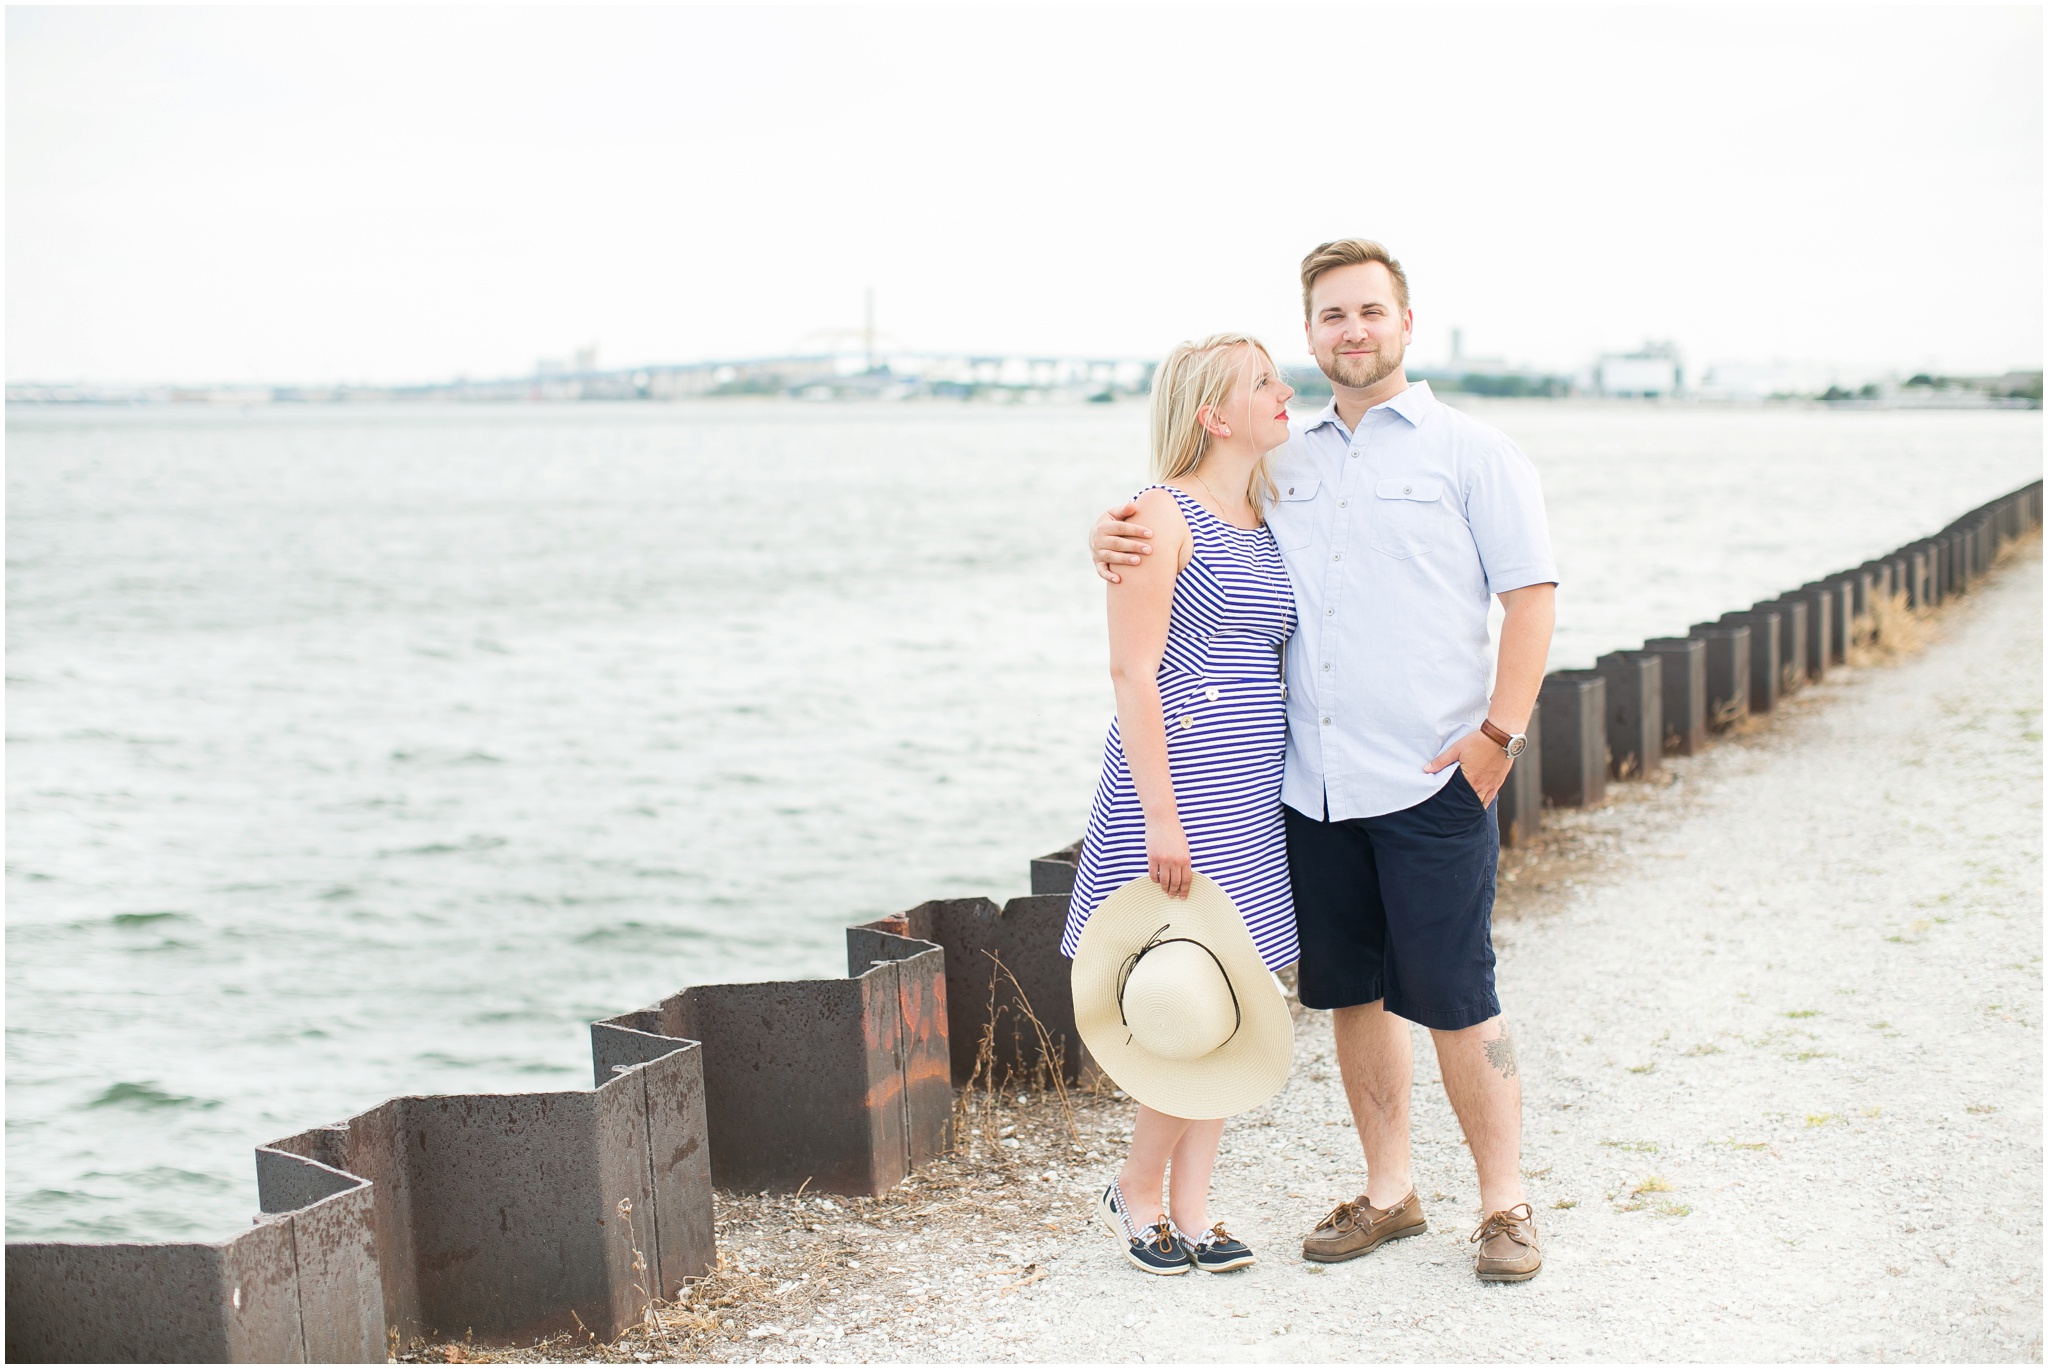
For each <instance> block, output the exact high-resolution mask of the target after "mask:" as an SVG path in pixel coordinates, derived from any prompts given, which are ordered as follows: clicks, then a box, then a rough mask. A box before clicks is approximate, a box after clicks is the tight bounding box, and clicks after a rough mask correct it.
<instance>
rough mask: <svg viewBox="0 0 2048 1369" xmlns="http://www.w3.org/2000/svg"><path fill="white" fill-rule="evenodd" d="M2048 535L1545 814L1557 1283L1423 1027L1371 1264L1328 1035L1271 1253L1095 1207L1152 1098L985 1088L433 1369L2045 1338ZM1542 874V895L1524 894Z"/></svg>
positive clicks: (1528, 1146) (1539, 932)
mask: <svg viewBox="0 0 2048 1369" xmlns="http://www.w3.org/2000/svg"><path fill="white" fill-rule="evenodd" d="M2041 589H2042V581H2041V561H2040V543H2039V540H2038V539H2030V540H2029V541H2027V542H2026V543H2023V544H2022V545H2021V546H2019V547H2017V548H2015V549H2013V550H2012V552H2011V553H2010V554H2009V555H2008V557H2007V558H2005V559H2004V561H2003V562H2002V564H2001V568H2000V571H1999V573H1997V574H1996V575H1994V576H1993V577H1991V578H1990V579H1988V580H1986V581H1984V582H1982V583H1980V585H1979V586H1977V587H1976V588H1975V589H1973V591H1972V592H1971V593H1970V595H1969V596H1968V597H1966V598H1965V599H1964V600H1962V601H1961V602H1960V603H1958V604H1956V605H1954V606H1951V607H1948V608H1945V609H1943V610H1942V611H1941V612H1940V613H1939V614H1938V615H1937V616H1935V617H1933V618H1932V619H1931V620H1928V621H1927V622H1926V624H1925V636H1926V637H1927V639H1928V641H1927V645H1926V648H1925V649H1924V650H1922V651H1920V652H1918V653H1915V654H1913V655H1910V656H1908V657H1906V658H1904V659H1900V660H1896V661H1891V662H1887V663H1881V664H1874V665H1868V666H1861V667H1857V668H1853V669H1843V670H1839V671H1836V672H1834V673H1832V674H1831V675H1830V677H1829V679H1828V680H1827V682H1825V683H1824V684H1821V685H1818V686H1809V687H1808V688H1807V689H1805V690H1803V691H1801V692H1800V693H1798V694H1795V695H1793V696H1791V698H1790V699H1788V700H1787V701H1786V702H1785V704H1784V705H1783V706H1782V707H1781V708H1780V710H1779V712H1778V713H1777V714H1776V715H1774V716H1773V717H1772V718H1770V719H1769V720H1768V721H1767V722H1759V723H1758V724H1756V725H1753V726H1750V727H1747V728H1745V729H1743V731H1742V732H1741V734H1740V735H1738V736H1736V737H1734V738H1732V739H1730V740H1726V741H1724V742H1722V743H1721V744H1719V745H1716V746H1713V747H1711V748H1709V749H1708V750H1707V751H1706V752H1705V753H1704V754H1702V755H1699V756H1696V757H1691V758H1688V759H1684V760H1679V761H1676V762H1674V763H1672V764H1670V765H1669V767H1668V768H1667V770H1666V772H1665V775H1664V776H1663V777H1662V779H1661V781H1660V782H1657V783H1651V784H1635V785H1623V786H1619V787H1618V789H1616V790H1615V791H1611V792H1614V793H1615V795H1616V797H1615V798H1614V800H1613V801H1611V802H1610V803H1609V804H1608V805H1606V806H1605V807H1603V808H1600V809H1596V810H1593V811H1590V812H1574V813H1564V814H1557V815H1546V818H1547V820H1548V821H1549V822H1550V824H1551V828H1552V830H1551V832H1550V833H1549V835H1548V836H1547V838H1546V841H1545V843H1544V844H1543V845H1542V846H1541V847H1539V848H1538V849H1537V850H1536V851H1535V852H1534V853H1533V854H1531V853H1515V854H1514V855H1513V857H1512V859H1511V860H1510V861H1508V862H1505V863H1504V867H1503V885H1502V906H1501V910H1500V916H1499V920H1498V921H1499V925H1498V926H1497V928H1496V944H1497V946H1498V948H1499V951H1500V962H1501V963H1500V981H1501V996H1502V1000H1503V1002H1504V1003H1505V1004H1506V1007H1507V1012H1508V1015H1509V1018H1510V1020H1511V1022H1512V1023H1513V1026H1514V1030H1515V1035H1516V1040H1517V1045H1518V1050H1519V1053H1520V1057H1521V1069H1522V1075H1523V1085H1524V1090H1525V1101H1524V1121H1525V1142H1524V1151H1525V1154H1524V1167H1525V1171H1526V1173H1527V1174H1528V1176H1529V1183H1530V1191H1531V1196H1532V1199H1533V1200H1534V1202H1535V1205H1536V1209H1537V1218H1538V1223H1539V1227H1540V1229H1541V1232H1542V1234H1543V1237H1544V1247H1545V1257H1546V1265H1545V1269H1544V1272H1543V1273H1542V1275H1541V1276H1540V1277H1538V1278H1537V1279H1536V1280H1534V1281H1532V1282H1530V1283H1527V1284H1518V1285H1494V1286H1488V1285H1481V1284H1479V1283H1478V1282H1477V1281H1476V1280H1475V1279H1474V1278H1473V1277H1472V1274H1471V1267H1470V1258H1471V1257H1470V1253H1469V1252H1470V1246H1469V1245H1468V1244H1467V1242H1466V1236H1467V1234H1468V1233H1469V1232H1470V1231H1471V1229H1472V1227H1473V1226H1474V1225H1475V1223H1476V1222H1477V1220H1478V1217H1479V1214H1478V1212H1477V1210H1476V1207H1475V1203H1476V1200H1477V1185H1476V1181H1475V1179H1474V1176H1473V1174H1472V1171H1471V1166H1470V1162H1469V1159H1468V1157H1467V1156H1466V1154H1465V1152H1464V1149H1463V1145H1462V1142H1461V1141H1460V1140H1459V1136H1458V1130H1457V1126H1456V1123H1455V1121H1454V1119H1453V1118H1452V1116H1451V1112H1450V1108H1449V1105H1448V1104H1447V1103H1446V1101H1445V1099H1444V1096H1443V1090H1442V1087H1441V1085H1440V1084H1439V1082H1438V1079H1437V1072H1436V1062H1435V1058H1434V1053H1433V1052H1432V1051H1431V1050H1430V1049H1429V1048H1428V1045H1427V1037H1426V1033H1423V1032H1420V1031H1419V1030H1418V1031H1417V1032H1416V1038H1417V1053H1416V1091H1415V1109H1414V1134H1415V1175H1416V1187H1417V1189H1418V1190H1419V1192H1420V1193H1421V1194H1422V1196H1423V1200H1424V1204H1425V1207H1426V1208H1427V1210H1428V1214H1429V1218H1430V1230H1429V1232H1428V1233H1427V1234H1426V1235H1424V1236H1421V1237H1418V1238H1416V1239H1412V1240H1406V1241H1401V1242H1398V1243H1396V1244H1394V1245H1392V1246H1389V1247H1386V1248H1385V1249H1383V1250H1381V1251H1379V1252H1376V1253H1375V1254H1373V1255H1371V1256H1368V1257H1366V1258H1365V1259H1361V1260H1356V1261H1353V1262H1351V1263H1348V1264H1343V1265H1337V1266H1319V1265H1309V1264H1305V1263H1304V1262H1302V1261H1301V1260H1300V1259H1299V1258H1298V1249H1299V1240H1300V1237H1301V1235H1302V1234H1303V1233H1304V1232H1305V1231H1306V1230H1307V1229H1308V1227H1310V1226H1311V1225H1312V1224H1313V1223H1314V1222H1315V1221H1316V1219H1317V1218H1318V1217H1320V1216H1321V1215H1322V1214H1323V1213H1324V1212H1325V1211H1327V1210H1328V1208H1329V1207H1330V1206H1331V1205H1333V1204H1334V1203H1335V1202H1337V1201H1338V1200H1339V1199H1341V1198H1346V1197H1349V1196H1351V1195H1352V1194H1354V1193H1356V1192H1357V1191H1358V1190H1359V1189H1360V1188H1361V1187H1362V1186H1363V1176H1362V1168H1363V1166H1362V1160H1361V1158H1360V1154H1359V1149H1358V1145H1357V1140H1356V1137H1355V1136H1354V1135H1353V1133H1352V1131H1351V1126H1350V1121H1349V1117H1348V1115H1347V1113H1346V1111H1345V1107H1344V1102H1343V1096H1342V1092H1341V1089H1340V1087H1339V1085H1338V1082H1337V1072H1336V1066H1335V1062H1334V1058H1333V1055H1332V1052H1331V1042H1330V1033H1329V1024H1328V1017H1327V1015H1326V1014H1321V1013H1300V1012H1299V1010H1297V1012H1298V1020H1297V1050H1296V1065H1295V1072H1294V1076H1293V1078H1292V1080H1291V1081H1290V1083H1289V1085H1288V1087H1287V1088H1286V1090H1285V1091H1283V1092H1282V1093H1281V1094H1280V1096H1279V1097H1277V1098H1275V1099H1274V1100H1273V1101H1271V1102H1270V1103H1268V1104H1266V1105H1265V1106H1264V1107H1262V1108H1260V1109H1258V1110H1257V1111H1256V1112H1254V1113H1251V1114H1248V1115H1247V1116H1246V1117H1244V1118H1242V1119H1240V1120H1238V1121H1235V1122H1233V1123H1232V1125H1231V1127H1230V1128H1229V1129H1228V1130H1227V1131H1226V1132H1225V1134H1224V1141H1223V1151H1222V1157H1221V1159H1220V1161H1219V1163H1218V1166H1217V1176H1216V1183H1215V1194H1214V1198H1213V1200H1212V1203H1211V1211H1212V1212H1214V1213H1215V1214H1216V1215H1217V1216H1219V1217H1222V1218H1224V1219H1225V1220H1227V1221H1228V1222H1229V1223H1230V1225H1231V1227H1232V1229H1233V1230H1234V1231H1235V1232H1237V1233H1238V1234H1239V1235H1241V1236H1242V1237H1244V1238H1245V1239H1246V1240H1248V1241H1249V1242H1250V1243H1251V1244H1252V1246H1253V1247H1254V1249H1256V1250H1257V1251H1258V1252H1259V1253H1260V1254H1261V1256H1262V1257H1263V1258H1262V1261H1261V1263H1260V1264H1259V1265H1258V1266H1256V1267H1255V1268H1253V1269H1251V1270H1247V1271H1244V1272H1242V1273H1239V1274H1232V1275H1224V1276H1216V1277H1207V1276H1201V1275H1196V1274H1190V1275H1186V1276H1183V1277H1181V1278H1177V1279H1156V1278H1148V1277H1146V1276H1144V1275H1141V1274H1139V1273H1137V1272H1136V1271H1135V1270H1132V1269H1130V1268H1129V1267H1128V1266H1127V1265H1126V1264H1125V1263H1124V1261H1123V1259H1122V1256H1121V1255H1120V1254H1119V1253H1118V1252H1117V1251H1116V1250H1115V1249H1114V1248H1113V1247H1112V1245H1111V1243H1110V1240H1109V1238H1108V1237H1107V1236H1106V1235H1105V1234H1104V1233H1102V1232H1101V1231H1100V1230H1099V1228H1097V1227H1096V1226H1095V1225H1094V1224H1093V1219H1092V1214H1091V1213H1090V1210H1089V1204H1090V1202H1091V1201H1092V1199H1093V1196H1094V1193H1095V1191H1096V1190H1097V1189H1098V1188H1099V1187H1100V1185H1101V1184H1102V1183H1103V1182H1105V1180H1106V1178H1107V1176H1108V1174H1109V1173H1110V1171H1111V1169H1112V1168H1113V1166H1114V1164H1115V1163H1116V1159H1115V1157H1117V1156H1119V1155H1120V1153H1121V1147H1122V1138H1123V1136H1124V1135H1125V1130H1126V1128H1127V1126H1128V1119H1129V1109H1130V1105H1129V1103H1128V1102H1126V1101H1123V1100H1121V1099H1119V1098H1118V1097H1117V1096H1115V1095H1114V1093H1113V1091H1109V1092H1103V1093H1088V1092H1082V1093H1079V1094H1077V1095H1075V1096H1074V1097H1073V1099H1072V1100H1071V1124H1070V1123H1069V1120H1068V1115H1069V1114H1068V1109H1067V1108H1066V1107H1063V1105H1062V1104H1061V1102H1060V1101H1059V1100H1058V1099H1057V1098H1052V1097H1040V1098H1027V1099H1014V1098H1010V1099H987V1098H979V1099H976V1100H973V1103H974V1110H973V1111H972V1112H971V1113H968V1112H965V1111H963V1114H962V1120H963V1131H964V1132H965V1133H966V1139H965V1140H964V1141H963V1144H962V1145H961V1147H960V1148H959V1149H958V1150H957V1151H956V1152H955V1153H954V1154H953V1155H950V1156H948V1157H946V1158H944V1159H942V1160H941V1161H939V1162H938V1163H936V1164H934V1165H932V1166H929V1167H928V1168H927V1169H926V1170H924V1171H922V1172H921V1173H920V1174H919V1175H917V1176H916V1177H914V1178H913V1179H912V1180H911V1181H910V1182H909V1183H907V1184H906V1185H904V1186H903V1187H901V1188H900V1189H898V1190H896V1191H893V1192H891V1193H890V1194H887V1195H884V1196H883V1197H881V1198H877V1199H870V1200H850V1199H844V1198H820V1197H815V1196H809V1195H807V1196H804V1197H801V1198H795V1199H792V1198H789V1197H774V1198H763V1197H734V1196H732V1195H726V1194H721V1195H720V1196H719V1213H718V1216H719V1221H718V1228H719V1246H720V1250H721V1252H722V1254H721V1260H722V1264H721V1269H720V1271H719V1273H718V1274H717V1275H716V1276H714V1277H713V1278H711V1279H708V1280H705V1281H704V1282H703V1283H702V1285H700V1286H699V1287H697V1288H696V1289H695V1291H694V1294H693V1296H692V1299H691V1300H690V1301H689V1302H688V1303H686V1304H685V1305H684V1306H682V1307H678V1308H673V1309H666V1310H664V1311H662V1312H661V1313H660V1314H659V1321H660V1326H659V1327H658V1328H655V1329H654V1330H652V1331H651V1332H636V1333H635V1334H633V1335H631V1336H629V1337H628V1338H626V1339H625V1340H623V1341H621V1342H619V1343H618V1344H617V1345H615V1346H600V1345H595V1344H590V1343H587V1342H586V1343H585V1344H583V1345H580V1346H579V1345H576V1344H574V1343H572V1342H571V1341H569V1340H568V1339H566V1338H564V1339H562V1340H559V1341H557V1342H554V1343H551V1344H549V1345H546V1346H541V1347H535V1348H533V1349H529V1350H525V1351H490V1352H485V1351H471V1350H467V1349H465V1348H464V1347H461V1346H440V1347H431V1348H426V1349H423V1350H422V1351H420V1352H418V1353H417V1354H416V1355H413V1356H408V1358H420V1359H432V1360H443V1359H473V1360H483V1359H492V1360H505V1359H513V1358H518V1359H572V1358H573V1359H602V1360H612V1361H625V1362H634V1361H640V1362H646V1361H648V1360H652V1359H665V1360H675V1359H690V1360H718V1361H735V1362H738V1361H756V1360H760V1361H771V1360H773V1361H790V1360H803V1361H837V1362H850V1361H871V1360H887V1361H914V1362H934V1361H936V1362H966V1361H991V1360H1034V1361H1035V1360H1058V1361H1074V1360H1116V1361H1131V1360H1137V1361H1157V1360H1167V1361H1197V1360H1201V1361H1209V1360H1232V1361H1237V1360H1289V1361H1293V1360H1430V1361H1435V1360H1503V1359H1505V1360H1533V1359H1549V1358H1561V1359H1601V1360H1605V1359H1656V1360H1667V1359H1682V1360H1717V1361H1726V1360H1787V1359H1853V1360H1878V1359H1905V1360H1917V1361H1927V1360H1967V1361H1978V1362H1983V1361H2031V1362H2038V1361H2039V1360H2040V1359H2041V1354H2042V1334H2041V1299H2042V1280H2041V1267H2042V1220H2041V1196H2042V1195H2041V1175H2042V1168H2041V1166H2042V1151H2041V1081H2042V1073H2041V1071H2042V1056H2041V946H2042V941H2041V937H2042V926H2041V911H2042V888H2041V831H2042V812H2041V794H2042V770H2041V753H2042V720H2041V702H2042V695H2041V656H2042V633H2041V626H2042V617H2041V614H2042V599H2041ZM1510 875H1512V879H1510V878H1509V876H1510Z"/></svg>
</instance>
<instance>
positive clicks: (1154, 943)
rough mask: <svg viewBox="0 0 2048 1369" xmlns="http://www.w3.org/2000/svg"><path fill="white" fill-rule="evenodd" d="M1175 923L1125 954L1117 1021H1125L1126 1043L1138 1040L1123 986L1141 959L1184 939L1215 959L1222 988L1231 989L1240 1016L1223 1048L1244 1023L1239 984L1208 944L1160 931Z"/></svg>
mask: <svg viewBox="0 0 2048 1369" xmlns="http://www.w3.org/2000/svg"><path fill="white" fill-rule="evenodd" d="M1172 926H1173V924H1172V923H1171V922H1169V923H1166V924H1165V925H1163V926H1161V927H1160V928H1159V931H1157V932H1154V933H1152V935H1151V936H1150V937H1149V938H1148V939H1147V940H1146V942H1145V944H1144V945H1142V946H1140V947H1139V948H1138V949H1137V950H1135V951H1132V952H1131V953H1130V954H1129V955H1127V956H1125V957H1124V963H1123V968H1122V969H1120V970H1118V971H1117V974H1116V1016H1117V1020H1118V1021H1119V1022H1121V1023H1123V1024H1124V1044H1125V1045H1126V1046H1128V1045H1130V1044H1131V1042H1132V1041H1133V1040H1134V1039H1135V1038H1134V1037H1133V1036H1132V1035H1131V1030H1130V1028H1131V1019H1130V1018H1128V1017H1126V1016H1125V1015H1124V985H1125V984H1128V983H1129V982H1130V979H1131V971H1133V970H1135V969H1137V968H1138V962H1139V961H1141V960H1143V959H1144V958H1145V957H1146V956H1148V955H1150V954H1151V953H1152V952H1153V951H1156V950H1158V949H1159V948H1160V947H1161V946H1171V945H1173V944H1174V943H1175V942H1176V941H1180V942H1185V943H1187V944H1188V945H1190V946H1201V948H1202V954H1203V955H1206V956H1208V957H1209V959H1211V960H1215V961H1216V973H1218V974H1220V975H1222V976H1223V987H1224V988H1226V989H1228V990H1230V1011H1231V1012H1233V1013H1235V1014H1236V1015H1237V1022H1236V1024H1235V1025H1234V1026H1232V1027H1231V1029H1230V1035H1229V1036H1226V1037H1224V1038H1223V1041H1222V1044H1221V1045H1218V1046H1217V1047H1216V1049H1218V1050H1222V1049H1223V1047H1224V1046H1227V1045H1229V1044H1230V1043H1231V1041H1232V1040H1233V1039H1234V1038H1235V1037H1236V1036H1237V1033H1238V1031H1239V1029H1240V1028H1242V1027H1243V1026H1244V1009H1243V1008H1241V1007H1239V1006H1238V1003H1237V986H1236V985H1235V984H1233V983H1231V982H1230V971H1228V970H1226V969H1224V968H1223V962H1222V961H1221V960H1217V959H1216V952H1214V951H1212V950H1210V949H1209V948H1208V947H1207V946H1203V945H1202V943H1201V942H1199V941H1197V940H1195V939H1194V938H1193V937H1191V936H1169V937H1161V936H1160V934H1159V933H1160V932H1164V931H1166V930H1167V929H1168V928H1170V927H1172Z"/></svg>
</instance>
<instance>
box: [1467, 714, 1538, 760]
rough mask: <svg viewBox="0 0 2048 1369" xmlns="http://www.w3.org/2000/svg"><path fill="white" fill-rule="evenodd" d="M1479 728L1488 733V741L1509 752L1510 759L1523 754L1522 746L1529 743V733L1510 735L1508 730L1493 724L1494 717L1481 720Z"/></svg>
mask: <svg viewBox="0 0 2048 1369" xmlns="http://www.w3.org/2000/svg"><path fill="white" fill-rule="evenodd" d="M1479 730H1480V731H1481V732H1484V733H1485V734H1486V739H1487V740H1488V741H1490V742H1492V743H1493V744H1494V745H1495V746H1497V747H1499V748H1500V749H1501V750H1503V751H1505V752H1507V753H1508V759H1509V760H1513V759H1514V758H1515V757H1517V756H1519V755H1521V754H1522V748H1523V747H1525V746H1527V745H1528V744H1529V734H1528V733H1526V732H1516V733H1514V734H1512V735H1510V734H1508V733H1506V732H1503V731H1501V730H1500V729H1499V728H1498V727H1495V726H1494V725H1493V719H1491V718H1487V719H1486V720H1484V721H1483V722H1481V723H1480V724H1479Z"/></svg>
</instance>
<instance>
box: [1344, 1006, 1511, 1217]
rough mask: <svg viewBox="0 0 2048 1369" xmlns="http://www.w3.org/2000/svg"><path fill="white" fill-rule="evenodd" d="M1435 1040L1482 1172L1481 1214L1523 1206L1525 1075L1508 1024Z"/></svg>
mask: <svg viewBox="0 0 2048 1369" xmlns="http://www.w3.org/2000/svg"><path fill="white" fill-rule="evenodd" d="M1430 1035H1431V1036H1433V1037H1434V1038H1436V1060H1437V1067H1438V1068H1439V1069H1440V1070H1442V1072H1443V1076H1444V1092H1445V1093H1447V1094H1449V1095H1450V1098H1451V1109H1452V1111H1454V1112H1456V1113H1457V1114H1458V1125H1459V1126H1461V1127H1463V1128H1464V1129H1465V1144H1466V1145H1468V1146H1470V1147H1471V1148H1472V1162H1473V1163H1474V1164H1475V1165H1477V1166H1478V1167H1479V1208H1480V1211H1481V1212H1483V1213H1493V1212H1504V1211H1506V1210H1507V1209H1508V1208H1511V1207H1513V1206H1514V1205H1515V1204H1516V1203H1519V1202H1521V1201H1523V1194H1522V1076H1521V1073H1520V1071H1519V1070H1517V1068H1516V1066H1515V1043H1514V1039H1513V1038H1512V1037H1510V1036H1509V1035H1508V1021H1507V1019H1506V1018H1505V1017H1495V1018H1491V1019H1489V1020H1487V1021H1485V1022H1481V1023H1480V1024H1479V1025H1478V1026H1476V1027H1466V1028H1465V1029H1464V1030H1462V1031H1454V1032H1443V1031H1432V1032H1431V1033H1430ZM1340 1039H1341V1038H1340ZM1374 1203H1375V1205H1377V1203H1378V1200H1377V1199H1374Z"/></svg>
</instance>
